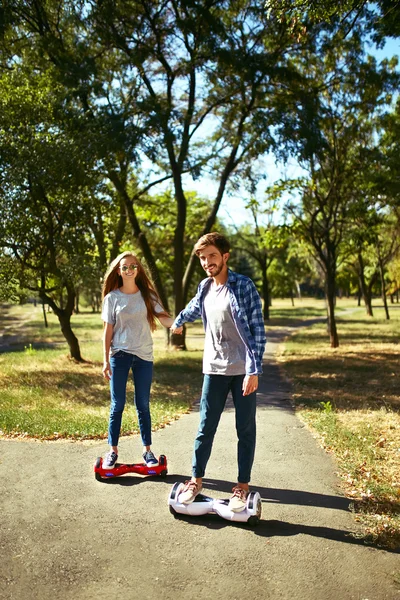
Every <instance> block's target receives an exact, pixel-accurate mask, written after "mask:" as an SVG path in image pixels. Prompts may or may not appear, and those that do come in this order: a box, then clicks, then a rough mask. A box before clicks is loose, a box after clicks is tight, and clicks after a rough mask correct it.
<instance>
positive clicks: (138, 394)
mask: <svg viewBox="0 0 400 600" xmlns="http://www.w3.org/2000/svg"><path fill="white" fill-rule="evenodd" d="M110 367H111V381H110V392H111V408H110V421H109V424H108V443H109V444H110V446H118V439H119V434H120V431H121V421H122V413H123V411H124V407H125V402H126V384H127V381H128V375H129V371H130V370H131V369H132V376H133V383H134V385H135V395H134V400H135V406H136V412H137V415H138V421H139V428H140V434H141V437H142V442H143V446H151V417H150V406H149V403H150V389H151V381H152V379H153V363H152V362H151V361H148V360H143V359H141V358H139V357H138V356H136V355H135V354H128V352H123V351H122V350H120V351H119V352H116V353H115V354H114V356H112V357H111V358H110Z"/></svg>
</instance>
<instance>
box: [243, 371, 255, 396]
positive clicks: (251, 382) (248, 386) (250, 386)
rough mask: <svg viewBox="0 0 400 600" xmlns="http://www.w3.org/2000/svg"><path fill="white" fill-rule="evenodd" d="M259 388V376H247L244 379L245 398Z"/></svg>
mask: <svg viewBox="0 0 400 600" xmlns="http://www.w3.org/2000/svg"><path fill="white" fill-rule="evenodd" d="M257 388H258V375H246V376H245V378H244V379H243V386H242V390H243V396H248V395H249V394H252V393H253V392H255V391H256V389H257Z"/></svg>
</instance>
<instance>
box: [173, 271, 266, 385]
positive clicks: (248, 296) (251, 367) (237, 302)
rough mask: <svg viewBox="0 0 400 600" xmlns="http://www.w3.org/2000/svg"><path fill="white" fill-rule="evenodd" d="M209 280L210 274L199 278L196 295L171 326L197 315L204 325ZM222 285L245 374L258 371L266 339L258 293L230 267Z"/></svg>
mask: <svg viewBox="0 0 400 600" xmlns="http://www.w3.org/2000/svg"><path fill="white" fill-rule="evenodd" d="M211 282H212V278H211V277H208V278H207V279H203V281H201V282H200V284H199V287H198V288H197V294H196V296H195V297H194V298H192V300H191V301H190V302H189V304H188V305H187V306H186V308H184V309H183V310H182V311H181V312H180V313H179V315H178V316H177V317H176V319H175V321H174V324H173V327H181V326H182V325H183V324H184V323H191V322H192V321H195V320H196V319H199V318H200V317H201V318H202V319H203V325H204V329H206V328H207V316H206V314H205V310H204V297H205V295H206V293H207V291H208V288H209V286H210V285H211ZM226 286H227V288H228V290H229V300H230V304H231V310H232V317H233V321H234V323H235V325H236V328H237V330H238V333H239V335H240V337H241V338H242V340H243V342H244V344H245V346H246V374H247V375H257V374H260V373H262V357H263V354H264V350H265V344H266V341H267V340H266V337H265V329H264V319H263V315H262V306H261V299H260V296H259V294H258V292H257V290H256V286H255V285H254V283H253V282H252V280H251V279H250V278H249V277H246V276H245V275H239V273H234V272H233V271H231V270H230V269H229V270H228V281H227V282H226Z"/></svg>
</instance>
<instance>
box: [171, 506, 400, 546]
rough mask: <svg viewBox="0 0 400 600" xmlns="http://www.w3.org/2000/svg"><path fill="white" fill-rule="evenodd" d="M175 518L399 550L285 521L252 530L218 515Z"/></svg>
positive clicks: (348, 534) (328, 529)
mask: <svg viewBox="0 0 400 600" xmlns="http://www.w3.org/2000/svg"><path fill="white" fill-rule="evenodd" d="M175 518H176V519H179V520H182V521H186V522H187V523H189V522H190V523H191V524H192V525H197V526H200V527H207V529H222V528H224V527H237V528H242V529H243V528H245V529H246V530H247V531H249V530H252V531H253V532H254V534H255V535H258V536H260V537H265V538H273V537H291V536H294V535H300V534H304V535H310V536H312V537H316V538H321V539H325V540H332V541H334V542H344V543H346V544H352V545H356V546H363V547H368V548H373V549H375V550H380V551H381V552H387V553H390V554H400V550H399V549H390V548H382V547H381V546H378V545H377V544H374V543H373V542H370V541H366V540H364V539H362V538H359V537H356V535H355V534H354V533H352V532H351V531H346V530H344V529H333V528H332V527H319V526H316V525H299V524H297V523H288V522H286V521H278V520H271V521H268V520H264V519H261V520H260V522H259V523H258V525H257V526H256V527H254V529H253V528H250V527H249V526H248V525H246V524H243V523H238V522H234V521H227V520H224V519H223V518H222V517H219V516H218V515H204V516H203V517H188V516H186V515H182V514H178V515H176V516H175Z"/></svg>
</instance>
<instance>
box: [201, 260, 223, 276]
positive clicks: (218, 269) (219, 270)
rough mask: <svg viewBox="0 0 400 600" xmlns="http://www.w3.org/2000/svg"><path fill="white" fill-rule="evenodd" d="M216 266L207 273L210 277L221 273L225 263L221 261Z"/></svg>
mask: <svg viewBox="0 0 400 600" xmlns="http://www.w3.org/2000/svg"><path fill="white" fill-rule="evenodd" d="M215 267H216V268H215V269H214V270H213V271H212V272H211V273H207V275H208V277H216V276H217V275H219V274H220V273H221V271H222V269H223V268H224V263H221V264H220V265H215ZM205 271H206V272H207V269H205Z"/></svg>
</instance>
